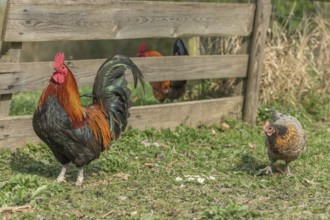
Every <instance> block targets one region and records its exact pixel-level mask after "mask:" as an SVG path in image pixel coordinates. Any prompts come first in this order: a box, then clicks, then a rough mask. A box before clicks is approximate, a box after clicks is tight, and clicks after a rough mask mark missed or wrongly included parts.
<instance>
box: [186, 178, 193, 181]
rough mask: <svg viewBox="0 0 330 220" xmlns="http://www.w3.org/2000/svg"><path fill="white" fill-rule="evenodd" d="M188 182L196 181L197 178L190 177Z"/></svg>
mask: <svg viewBox="0 0 330 220" xmlns="http://www.w3.org/2000/svg"><path fill="white" fill-rule="evenodd" d="M187 180H188V181H195V178H194V177H188V178H187Z"/></svg>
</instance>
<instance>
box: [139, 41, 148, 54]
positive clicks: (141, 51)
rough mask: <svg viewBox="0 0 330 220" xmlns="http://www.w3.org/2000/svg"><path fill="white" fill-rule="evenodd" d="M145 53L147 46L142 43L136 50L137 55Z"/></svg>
mask: <svg viewBox="0 0 330 220" xmlns="http://www.w3.org/2000/svg"><path fill="white" fill-rule="evenodd" d="M146 51H147V44H146V43H142V44H141V45H140V46H139V48H138V53H139V54H142V53H144V52H146Z"/></svg>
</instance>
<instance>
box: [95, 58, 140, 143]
mask: <svg viewBox="0 0 330 220" xmlns="http://www.w3.org/2000/svg"><path fill="white" fill-rule="evenodd" d="M126 69H130V70H131V72H132V74H133V82H134V88H136V86H137V83H138V81H139V82H140V83H141V85H142V88H143V91H144V79H143V75H142V73H141V71H140V70H139V68H138V67H137V66H136V65H135V64H134V63H133V62H132V60H131V59H130V58H128V57H126V56H123V55H116V56H114V57H113V58H112V59H107V60H106V61H105V62H104V63H103V64H102V65H101V67H100V68H99V70H98V72H97V75H96V78H95V81H94V87H93V96H94V97H96V99H97V101H98V103H99V104H100V105H102V106H103V107H104V109H105V111H106V112H107V114H108V116H109V123H110V128H111V133H112V134H113V135H115V137H119V135H120V133H121V131H123V130H124V129H125V128H126V126H127V119H128V117H129V115H130V114H129V112H128V110H129V108H130V107H131V103H130V93H131V92H130V90H129V89H128V87H127V80H126V78H125V70H126Z"/></svg>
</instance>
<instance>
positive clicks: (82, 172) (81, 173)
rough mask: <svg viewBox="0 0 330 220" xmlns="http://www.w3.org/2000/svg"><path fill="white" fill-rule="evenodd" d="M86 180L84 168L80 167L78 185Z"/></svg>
mask: <svg viewBox="0 0 330 220" xmlns="http://www.w3.org/2000/svg"><path fill="white" fill-rule="evenodd" d="M83 181H84V168H80V169H79V171H78V176H77V181H76V186H80V185H81V184H82V183H83Z"/></svg>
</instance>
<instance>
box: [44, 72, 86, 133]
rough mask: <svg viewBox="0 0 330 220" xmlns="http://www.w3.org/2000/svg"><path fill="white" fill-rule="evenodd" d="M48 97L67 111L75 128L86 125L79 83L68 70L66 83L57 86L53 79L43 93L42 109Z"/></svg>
mask: <svg viewBox="0 0 330 220" xmlns="http://www.w3.org/2000/svg"><path fill="white" fill-rule="evenodd" d="M48 96H54V97H55V98H57V100H58V101H59V103H60V105H61V106H62V107H63V108H64V109H65V111H66V113H67V114H68V116H69V118H70V119H71V121H72V124H73V126H74V127H80V126H83V125H84V115H85V110H84V108H83V107H82V106H81V102H80V97H79V91H78V86H77V82H76V80H75V78H74V76H73V74H72V72H71V71H70V69H69V68H68V75H67V76H66V78H65V81H64V83H62V84H57V83H55V82H54V81H53V80H52V79H51V80H50V81H49V84H48V86H47V87H46V89H45V90H44V91H43V93H42V95H41V97H40V101H39V104H38V107H39V108H41V106H42V105H43V103H44V102H45V101H46V100H47V98H48Z"/></svg>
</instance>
